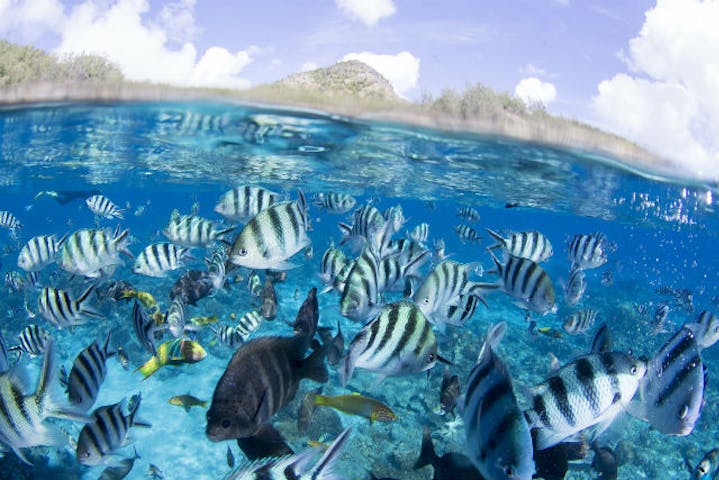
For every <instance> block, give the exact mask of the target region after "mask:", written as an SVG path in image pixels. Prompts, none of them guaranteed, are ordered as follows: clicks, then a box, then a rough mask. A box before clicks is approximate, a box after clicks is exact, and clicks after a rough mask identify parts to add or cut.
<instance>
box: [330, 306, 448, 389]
mask: <svg viewBox="0 0 719 480" xmlns="http://www.w3.org/2000/svg"><path fill="white" fill-rule="evenodd" d="M437 359H438V356H437V340H436V339H435V336H434V332H433V331H432V326H431V324H430V323H429V321H427V317H425V316H424V313H422V311H421V310H420V309H419V308H418V307H417V306H416V305H415V304H414V303H412V302H410V301H406V300H403V301H400V302H397V303H392V304H389V305H387V306H385V307H384V308H383V309H382V311H381V313H380V314H379V316H378V317H377V318H376V319H374V320H372V321H371V322H369V323H368V324H367V325H365V326H364V327H363V328H362V330H360V332H359V333H357V335H355V337H354V339H353V340H352V343H351V344H350V346H349V352H348V354H347V356H346V357H345V359H344V362H343V364H342V367H341V369H340V370H339V372H338V373H339V376H340V382H341V383H342V385H343V386H344V385H347V382H349V380H350V379H351V378H352V374H353V373H354V370H355V368H363V369H365V370H369V371H372V372H376V373H378V374H379V377H378V378H377V382H376V383H379V382H381V381H382V379H384V378H385V377H387V376H395V375H411V374H413V373H419V372H423V371H425V370H429V369H430V368H432V367H434V365H435V363H436V361H437Z"/></svg>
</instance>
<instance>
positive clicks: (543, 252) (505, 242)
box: [486, 228, 554, 263]
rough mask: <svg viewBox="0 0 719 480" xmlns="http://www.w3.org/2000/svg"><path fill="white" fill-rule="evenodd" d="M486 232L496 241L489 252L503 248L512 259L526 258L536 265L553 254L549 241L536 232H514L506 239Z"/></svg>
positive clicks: (490, 231) (494, 233) (493, 232)
mask: <svg viewBox="0 0 719 480" xmlns="http://www.w3.org/2000/svg"><path fill="white" fill-rule="evenodd" d="M486 230H487V233H489V234H490V235H491V236H492V238H494V239H495V240H496V241H497V243H496V244H495V245H492V246H491V247H489V248H490V249H491V250H494V249H496V248H504V249H505V250H506V251H507V253H508V254H509V255H512V256H513V257H519V258H526V259H527V260H531V261H533V262H536V263H540V262H543V261H545V260H547V259H548V258H549V257H551V256H552V255H553V254H554V251H553V250H552V244H551V242H550V241H549V239H548V238H547V237H546V236H544V234H542V233H540V232H538V231H536V230H531V231H527V232H514V233H512V234H510V235H509V237H507V238H505V237H503V236H501V235H500V234H499V233H497V232H495V231H494V230H491V229H489V228H487V229H486Z"/></svg>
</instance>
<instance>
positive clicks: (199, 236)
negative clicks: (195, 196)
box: [162, 210, 234, 248]
mask: <svg viewBox="0 0 719 480" xmlns="http://www.w3.org/2000/svg"><path fill="white" fill-rule="evenodd" d="M232 230H234V227H229V228H220V227H218V226H217V224H215V222H212V221H210V220H207V219H205V218H202V217H199V216H197V215H180V212H179V211H178V210H173V211H172V214H171V215H170V221H169V222H168V223H167V225H165V228H164V229H163V230H162V233H163V234H164V235H165V236H166V237H167V238H168V239H169V240H170V241H171V242H172V243H176V244H177V245H181V246H183V247H202V248H205V247H209V246H210V245H211V244H212V243H213V242H215V241H218V240H222V239H223V237H224V236H225V235H226V234H228V233H230V232H231V231H232Z"/></svg>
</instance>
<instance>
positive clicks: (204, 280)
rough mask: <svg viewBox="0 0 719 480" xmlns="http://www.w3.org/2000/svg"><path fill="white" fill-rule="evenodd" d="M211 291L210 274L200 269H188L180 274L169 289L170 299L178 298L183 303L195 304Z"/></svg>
mask: <svg viewBox="0 0 719 480" xmlns="http://www.w3.org/2000/svg"><path fill="white" fill-rule="evenodd" d="M210 293H212V279H211V278H210V274H209V273H208V272H205V271H201V270H190V271H188V272H187V273H185V274H184V275H183V276H181V277H180V278H179V279H178V280H177V281H176V282H175V284H174V285H173V286H172V290H171V291H170V300H175V299H176V298H179V299H180V301H181V302H182V303H184V304H190V305H197V301H198V300H201V299H203V298H205V297H206V296H208V295H209V294H210Z"/></svg>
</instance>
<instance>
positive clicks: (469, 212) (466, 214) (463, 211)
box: [457, 207, 479, 222]
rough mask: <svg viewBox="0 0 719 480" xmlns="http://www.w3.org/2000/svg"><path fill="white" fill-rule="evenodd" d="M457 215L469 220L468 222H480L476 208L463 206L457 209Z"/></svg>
mask: <svg viewBox="0 0 719 480" xmlns="http://www.w3.org/2000/svg"><path fill="white" fill-rule="evenodd" d="M457 216H458V217H460V218H463V219H465V220H467V221H468V222H478V221H479V212H478V211H477V209H476V208H472V207H461V208H458V209H457Z"/></svg>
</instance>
